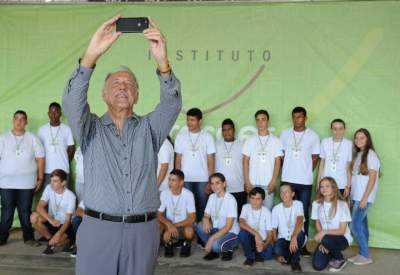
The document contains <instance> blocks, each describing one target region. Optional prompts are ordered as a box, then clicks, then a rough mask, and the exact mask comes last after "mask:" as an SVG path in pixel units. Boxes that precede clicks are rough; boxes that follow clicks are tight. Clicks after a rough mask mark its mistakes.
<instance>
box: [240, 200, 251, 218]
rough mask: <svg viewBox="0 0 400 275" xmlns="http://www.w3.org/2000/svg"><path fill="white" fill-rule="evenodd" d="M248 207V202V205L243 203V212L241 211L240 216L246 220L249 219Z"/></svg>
mask: <svg viewBox="0 0 400 275" xmlns="http://www.w3.org/2000/svg"><path fill="white" fill-rule="evenodd" d="M248 209H249V208H248V207H247V204H246V205H243V208H242V212H241V213H240V218H241V219H244V220H245V221H246V222H247V221H248V219H247V215H248V214H247V212H248Z"/></svg>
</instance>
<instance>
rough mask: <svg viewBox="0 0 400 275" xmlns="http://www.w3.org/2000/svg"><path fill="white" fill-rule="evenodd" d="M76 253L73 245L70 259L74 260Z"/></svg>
mask: <svg viewBox="0 0 400 275" xmlns="http://www.w3.org/2000/svg"><path fill="white" fill-rule="evenodd" d="M76 252H77V249H76V245H74V248H73V249H72V252H71V255H69V256H70V257H71V258H76Z"/></svg>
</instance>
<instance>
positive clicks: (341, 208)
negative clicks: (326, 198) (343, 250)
mask: <svg viewBox="0 0 400 275" xmlns="http://www.w3.org/2000/svg"><path fill="white" fill-rule="evenodd" d="M331 207H332V203H331V202H324V203H323V204H320V203H318V202H317V201H314V202H313V204H312V210H311V219H312V220H319V222H320V223H321V227H322V229H323V230H335V229H339V228H340V223H342V222H346V223H349V222H351V215H350V210H349V207H348V205H347V203H346V202H344V201H341V200H338V203H337V209H336V214H335V216H334V217H330V211H331ZM344 237H345V238H346V240H347V242H348V243H349V245H350V244H351V242H352V241H353V238H352V237H351V233H350V228H349V225H348V224H347V226H346V232H345V233H344Z"/></svg>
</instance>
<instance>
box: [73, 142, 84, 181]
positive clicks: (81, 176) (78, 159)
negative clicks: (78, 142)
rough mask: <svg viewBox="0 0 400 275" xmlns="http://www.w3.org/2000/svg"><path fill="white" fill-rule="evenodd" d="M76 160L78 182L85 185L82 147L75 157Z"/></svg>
mask: <svg viewBox="0 0 400 275" xmlns="http://www.w3.org/2000/svg"><path fill="white" fill-rule="evenodd" d="M74 159H75V173H76V181H77V182H79V183H84V182H85V179H84V173H83V155H82V151H81V147H79V148H78V149H77V150H76V152H75V155H74Z"/></svg>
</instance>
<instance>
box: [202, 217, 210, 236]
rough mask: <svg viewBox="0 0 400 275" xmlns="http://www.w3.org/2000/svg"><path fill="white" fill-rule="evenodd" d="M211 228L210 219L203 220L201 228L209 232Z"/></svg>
mask: <svg viewBox="0 0 400 275" xmlns="http://www.w3.org/2000/svg"><path fill="white" fill-rule="evenodd" d="M211 229H212V227H211V224H210V221H208V220H204V221H203V230H204V232H206V233H207V234H209V233H210V232H211Z"/></svg>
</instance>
